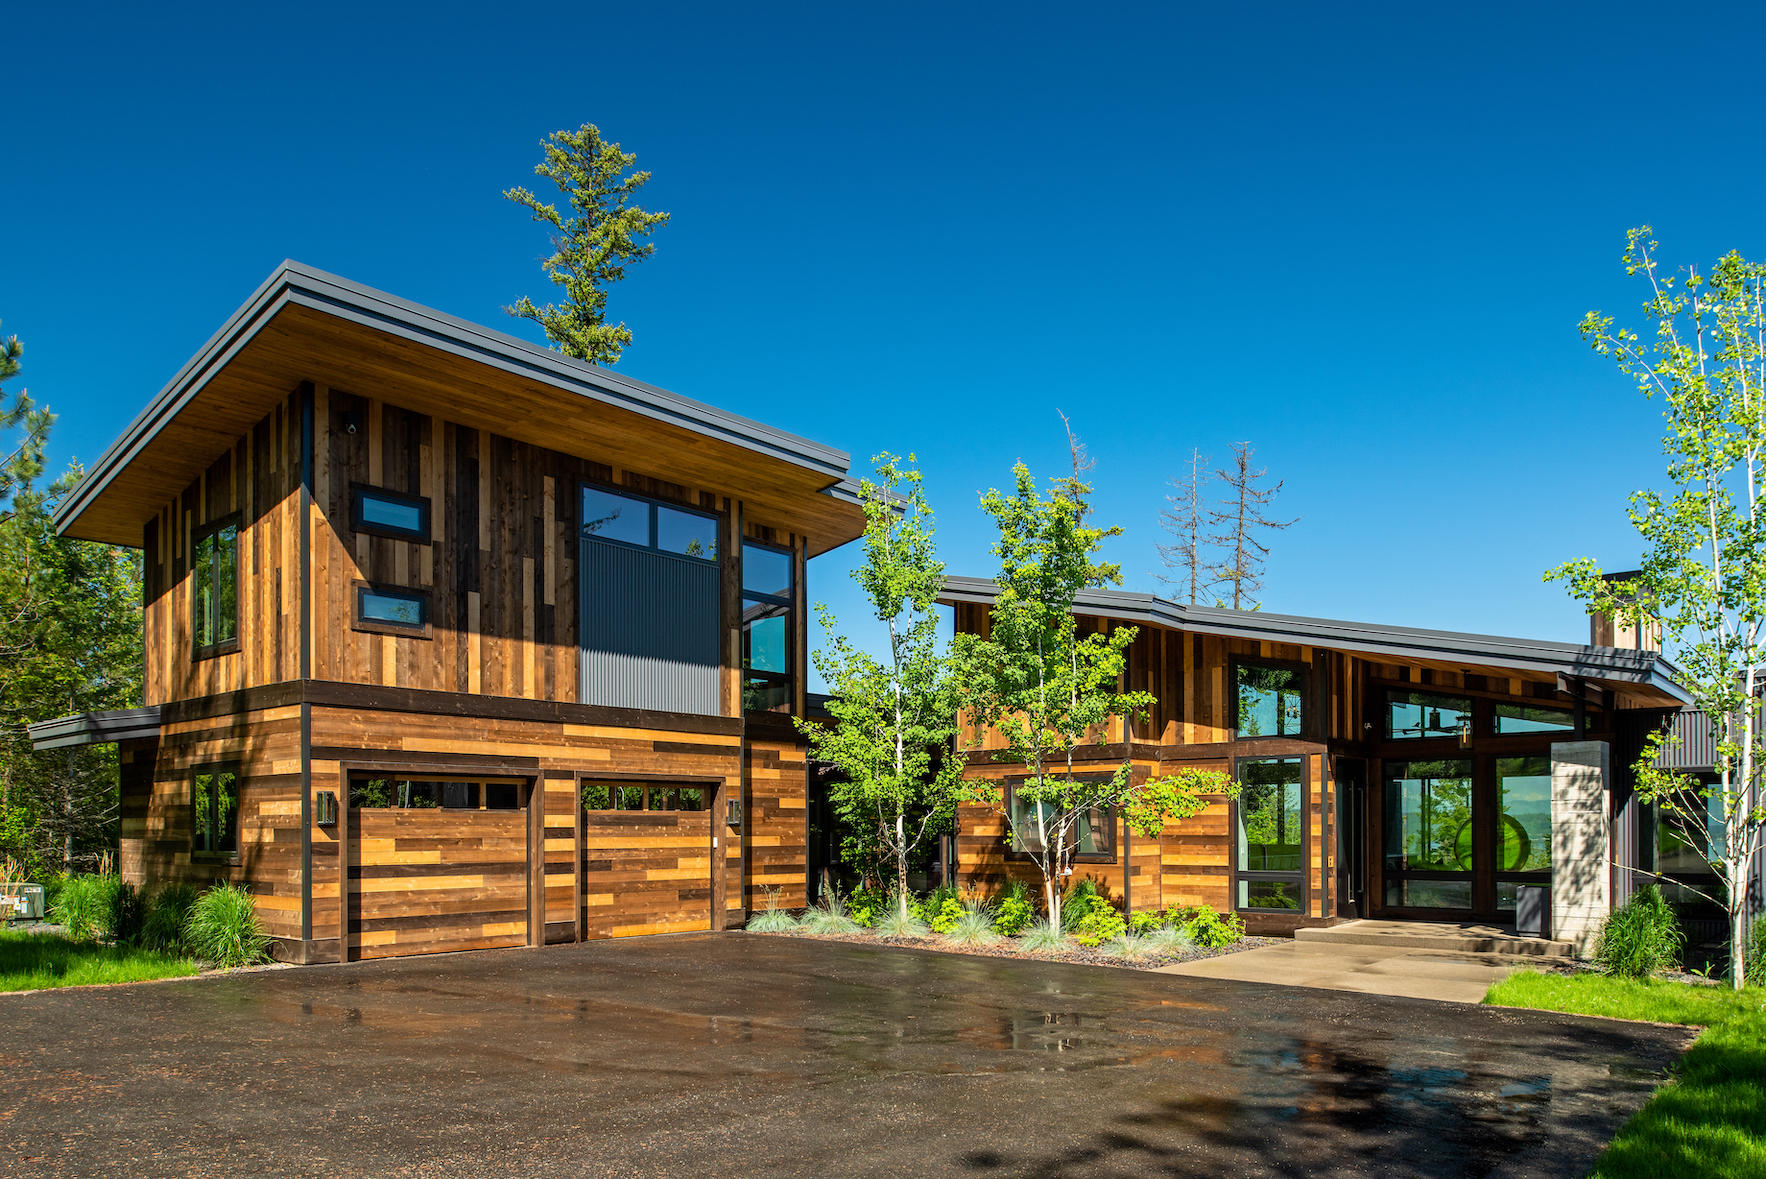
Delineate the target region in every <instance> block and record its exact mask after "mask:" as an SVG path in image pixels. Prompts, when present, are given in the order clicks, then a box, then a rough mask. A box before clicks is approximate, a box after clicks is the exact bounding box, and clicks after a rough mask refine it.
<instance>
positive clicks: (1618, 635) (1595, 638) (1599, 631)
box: [1588, 569, 1662, 651]
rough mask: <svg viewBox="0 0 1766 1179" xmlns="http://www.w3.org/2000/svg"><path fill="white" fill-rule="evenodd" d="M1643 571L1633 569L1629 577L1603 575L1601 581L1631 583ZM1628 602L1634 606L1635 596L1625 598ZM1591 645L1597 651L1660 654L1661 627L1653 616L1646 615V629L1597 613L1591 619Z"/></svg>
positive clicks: (1644, 626) (1589, 619)
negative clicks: (1614, 649)
mask: <svg viewBox="0 0 1766 1179" xmlns="http://www.w3.org/2000/svg"><path fill="white" fill-rule="evenodd" d="M1642 572H1643V571H1642V570H1641V569H1633V570H1632V571H1631V572H1629V573H1603V574H1602V575H1601V580H1602V581H1604V582H1606V583H1607V584H1608V585H1616V584H1618V583H1621V582H1627V581H1631V580H1633V579H1635V578H1637V577H1638V576H1640V575H1641V574H1642ZM1623 600H1624V601H1626V602H1635V601H1636V600H1637V598H1636V597H1635V596H1634V595H1630V594H1626V595H1623ZM1588 641H1589V642H1590V643H1593V644H1594V645H1595V646H1596V647H1619V648H1621V649H1623V650H1626V651H1660V650H1661V649H1662V624H1661V623H1660V622H1659V621H1657V620H1656V618H1655V616H1654V615H1653V614H1649V613H1646V614H1645V615H1644V617H1643V625H1642V626H1636V625H1633V623H1632V622H1631V620H1630V619H1627V618H1615V617H1613V616H1612V615H1611V614H1607V613H1605V612H1601V611H1596V612H1594V613H1591V614H1589V616H1588Z"/></svg>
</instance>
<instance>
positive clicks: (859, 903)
mask: <svg viewBox="0 0 1766 1179" xmlns="http://www.w3.org/2000/svg"><path fill="white" fill-rule="evenodd" d="M888 907H889V898H888V897H886V896H884V895H883V893H882V892H880V891H879V890H877V889H874V888H860V889H855V890H854V891H853V894H852V896H850V897H848V898H847V900H846V915H847V916H848V917H851V918H852V920H853V924H855V925H862V926H864V928H866V929H869V928H871V926H873V925H875V924H877V918H878V917H879V916H881V915H882V914H883V911H884V910H885V909H887V908H888Z"/></svg>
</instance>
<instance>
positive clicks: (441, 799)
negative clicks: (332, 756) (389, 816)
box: [350, 775, 522, 811]
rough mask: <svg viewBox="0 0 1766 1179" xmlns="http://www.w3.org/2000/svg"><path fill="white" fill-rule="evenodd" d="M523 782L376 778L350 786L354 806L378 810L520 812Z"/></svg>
mask: <svg viewBox="0 0 1766 1179" xmlns="http://www.w3.org/2000/svg"><path fill="white" fill-rule="evenodd" d="M521 786H522V784H521V783H520V782H519V781H515V780H511V779H507V778H503V779H497V778H376V777H369V776H367V775H362V776H359V777H357V778H354V779H352V780H351V782H350V805H351V806H353V807H361V808H367V809H374V810H414V811H415V810H444V811H518V810H520V809H521Z"/></svg>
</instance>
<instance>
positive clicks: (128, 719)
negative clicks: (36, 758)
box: [25, 705, 159, 749]
mask: <svg viewBox="0 0 1766 1179" xmlns="http://www.w3.org/2000/svg"><path fill="white" fill-rule="evenodd" d="M25 731H26V732H27V733H29V734H30V735H31V748H33V749H65V748H67V747H68V746H71V745H102V744H105V743H106V742H110V741H138V740H142V739H143V738H148V739H152V738H157V737H158V736H159V706H158V705H153V706H151V707H148V708H123V709H117V710H115V711H111V712H78V713H75V714H74V715H73V716H58V717H56V718H55V719H54V720H46V721H38V722H37V723H36V724H34V725H26V726H25Z"/></svg>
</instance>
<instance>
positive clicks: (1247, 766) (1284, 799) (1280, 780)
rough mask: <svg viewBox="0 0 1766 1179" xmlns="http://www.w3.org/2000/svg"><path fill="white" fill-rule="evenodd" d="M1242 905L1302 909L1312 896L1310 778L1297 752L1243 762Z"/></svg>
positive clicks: (1240, 825)
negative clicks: (1308, 834)
mask: <svg viewBox="0 0 1766 1179" xmlns="http://www.w3.org/2000/svg"><path fill="white" fill-rule="evenodd" d="M1238 779H1239V783H1240V787H1241V789H1240V792H1239V798H1238V802H1237V804H1236V806H1235V811H1236V813H1237V816H1238V821H1237V824H1236V825H1237V828H1238V831H1237V838H1238V856H1237V860H1238V901H1237V903H1238V907H1239V908H1241V909H1285V910H1289V911H1294V912H1298V911H1299V910H1301V909H1302V908H1304V906H1305V898H1306V808H1305V802H1304V796H1305V783H1306V777H1305V772H1304V765H1303V763H1302V761H1301V759H1300V758H1297V757H1259V758H1246V759H1244V760H1242V761H1240V762H1239V770H1238Z"/></svg>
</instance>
